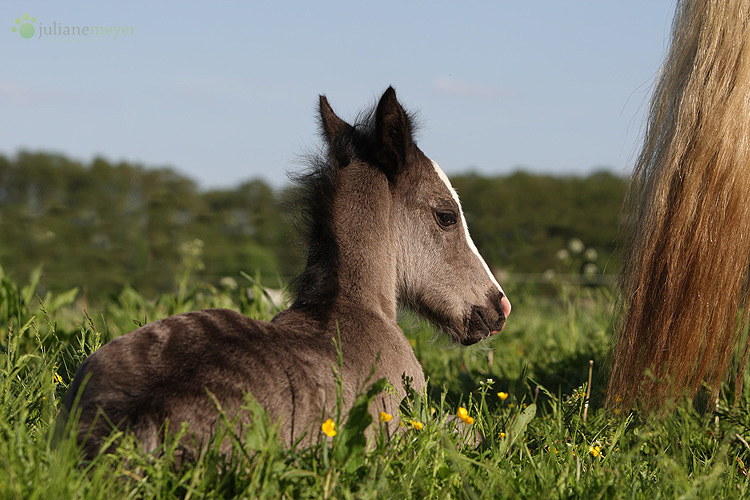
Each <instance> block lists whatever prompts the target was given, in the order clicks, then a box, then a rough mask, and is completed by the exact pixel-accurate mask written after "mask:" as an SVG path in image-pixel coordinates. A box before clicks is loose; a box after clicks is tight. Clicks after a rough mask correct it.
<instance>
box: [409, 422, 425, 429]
mask: <svg viewBox="0 0 750 500" xmlns="http://www.w3.org/2000/svg"><path fill="white" fill-rule="evenodd" d="M409 424H410V425H411V426H412V427H414V428H415V429H417V430H418V431H421V430H422V429H423V428H424V424H423V423H422V422H420V421H419V420H409Z"/></svg>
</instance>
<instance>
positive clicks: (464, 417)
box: [456, 406, 474, 425]
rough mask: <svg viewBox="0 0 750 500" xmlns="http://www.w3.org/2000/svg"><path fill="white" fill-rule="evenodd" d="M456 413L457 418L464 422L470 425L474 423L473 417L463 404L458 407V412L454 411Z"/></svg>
mask: <svg viewBox="0 0 750 500" xmlns="http://www.w3.org/2000/svg"><path fill="white" fill-rule="evenodd" d="M456 415H457V416H458V418H460V419H461V420H463V422H464V423H465V424H468V425H471V424H473V423H474V417H470V416H469V412H468V411H466V408H464V407H463V406H459V407H458V412H456Z"/></svg>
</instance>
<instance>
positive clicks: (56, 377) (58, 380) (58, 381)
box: [52, 372, 63, 384]
mask: <svg viewBox="0 0 750 500" xmlns="http://www.w3.org/2000/svg"><path fill="white" fill-rule="evenodd" d="M52 380H53V381H54V382H55V383H56V384H62V383H63V379H62V377H61V376H60V374H59V373H57V372H55V374H54V375H53V376H52Z"/></svg>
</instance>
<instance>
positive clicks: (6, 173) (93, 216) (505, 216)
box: [0, 152, 625, 297]
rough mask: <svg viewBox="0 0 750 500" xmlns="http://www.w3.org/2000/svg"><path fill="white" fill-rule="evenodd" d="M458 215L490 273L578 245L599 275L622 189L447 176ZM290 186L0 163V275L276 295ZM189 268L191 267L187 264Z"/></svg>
mask: <svg viewBox="0 0 750 500" xmlns="http://www.w3.org/2000/svg"><path fill="white" fill-rule="evenodd" d="M452 181H453V183H454V186H455V187H456V188H457V190H458V192H459V193H460V195H461V199H462V203H463V205H464V211H465V214H466V218H467V221H468V224H469V227H470V229H471V232H472V235H473V237H474V240H475V242H476V243H477V246H478V247H479V250H480V252H481V253H482V254H483V255H484V256H485V258H486V259H487V261H488V263H489V264H490V266H491V267H493V268H497V269H499V270H503V271H507V272H511V273H542V272H543V271H545V270H547V269H556V268H559V266H560V264H561V256H560V250H561V249H564V248H566V246H567V245H568V244H569V242H570V240H571V239H574V238H576V239H580V240H581V241H582V242H583V243H584V244H585V246H586V247H588V248H590V249H594V250H595V251H596V252H595V253H596V255H597V257H596V264H597V265H598V266H599V268H600V269H604V268H605V266H606V267H607V269H608V270H609V269H614V268H616V267H617V264H618V258H617V256H616V255H615V253H614V252H615V248H616V247H615V237H616V234H617V220H618V212H619V206H620V203H621V201H622V197H623V195H624V189H625V181H624V180H623V179H622V178H620V177H617V176H615V175H612V174H610V173H607V172H598V173H595V174H593V175H590V176H588V177H585V178H580V177H552V176H540V175H531V174H527V173H521V172H519V173H515V174H513V175H510V176H504V177H484V176H480V175H476V174H467V175H460V176H455V177H453V178H452ZM293 196H294V188H293V187H286V188H284V189H280V190H274V189H272V188H271V187H270V186H269V185H267V184H266V183H264V182H262V181H258V180H255V181H249V182H246V183H243V184H240V185H239V186H237V187H235V188H232V189H220V190H219V189H215V190H202V189H200V188H199V187H198V186H197V185H196V183H195V182H193V181H192V180H190V179H188V178H187V177H185V176H183V175H181V174H179V173H177V172H175V171H174V170H171V169H166V168H158V169H151V168H144V167H143V166H140V165H134V164H130V163H126V162H120V163H110V162H108V161H106V160H104V159H101V158H99V159H95V160H94V161H92V162H91V163H90V164H82V163H80V162H77V161H74V160H71V159H69V158H66V157H64V156H61V155H54V154H47V153H29V152H22V153H19V154H18V155H16V156H15V157H13V158H8V157H4V156H2V155H0V266H2V267H3V268H4V270H5V271H6V272H7V273H10V274H11V275H13V276H15V277H16V278H19V279H23V278H24V277H25V276H26V275H28V273H30V272H31V270H32V269H34V268H35V267H37V266H39V265H40V264H41V265H43V266H44V274H43V281H42V284H43V286H44V287H46V288H48V289H52V290H64V289H68V288H71V287H73V286H78V287H81V288H82V289H83V290H84V291H85V292H86V293H87V294H88V295H89V296H93V297H96V296H100V295H101V294H115V293H118V292H119V291H120V290H121V289H122V287H123V286H124V285H126V284H129V285H132V286H134V287H136V288H137V289H138V290H140V291H142V292H143V293H144V294H146V295H148V294H156V293H159V292H164V291H173V290H174V289H175V287H176V283H177V277H178V276H179V275H180V274H181V273H182V272H183V271H184V268H185V266H192V267H193V268H195V269H196V270H198V269H200V270H199V271H198V272H197V274H198V277H199V278H200V279H201V280H203V281H207V282H213V283H219V282H220V280H221V279H222V278H223V277H232V278H235V279H237V278H238V277H239V273H240V271H245V272H246V273H248V274H250V275H252V276H256V275H258V276H260V277H261V278H262V281H263V282H264V284H266V285H267V286H278V285H279V284H280V283H283V282H286V281H287V280H288V279H290V278H291V277H292V276H294V275H295V274H296V273H297V272H299V270H300V269H301V266H302V264H303V262H304V256H305V253H304V248H302V245H301V242H300V240H299V239H298V238H297V235H296V231H295V230H294V229H293V227H292V223H291V222H290V221H291V218H292V217H291V216H292V214H290V209H289V208H288V207H289V205H288V203H287V202H286V200H288V199H289V198H293ZM191 259H193V260H192V261H191Z"/></svg>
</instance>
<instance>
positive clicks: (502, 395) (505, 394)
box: [497, 392, 508, 401]
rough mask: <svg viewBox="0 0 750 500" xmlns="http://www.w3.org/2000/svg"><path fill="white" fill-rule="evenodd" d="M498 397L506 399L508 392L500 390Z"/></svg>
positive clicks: (502, 399) (501, 399)
mask: <svg viewBox="0 0 750 500" xmlns="http://www.w3.org/2000/svg"><path fill="white" fill-rule="evenodd" d="M497 397H499V398H500V401H505V400H506V399H508V393H507V392H498V393H497Z"/></svg>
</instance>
